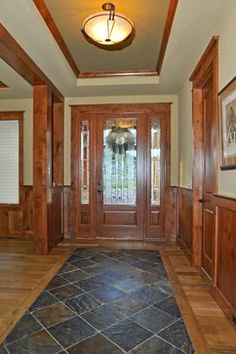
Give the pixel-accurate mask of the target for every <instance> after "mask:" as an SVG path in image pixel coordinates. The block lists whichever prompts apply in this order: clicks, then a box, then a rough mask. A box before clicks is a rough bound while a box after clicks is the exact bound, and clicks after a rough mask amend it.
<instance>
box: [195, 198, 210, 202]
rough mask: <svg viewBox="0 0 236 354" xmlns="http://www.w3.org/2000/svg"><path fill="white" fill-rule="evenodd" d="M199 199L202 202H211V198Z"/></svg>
mask: <svg viewBox="0 0 236 354" xmlns="http://www.w3.org/2000/svg"><path fill="white" fill-rule="evenodd" d="M198 201H199V202H200V203H206V202H209V199H205V198H201V199H198Z"/></svg>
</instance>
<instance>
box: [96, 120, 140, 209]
mask: <svg viewBox="0 0 236 354" xmlns="http://www.w3.org/2000/svg"><path fill="white" fill-rule="evenodd" d="M136 144H137V137H136V122H135V121H134V120H129V119H126V120H109V119H107V120H106V121H105V124H104V128H103V166H102V168H103V204H107V205H136V199H137V146H136Z"/></svg>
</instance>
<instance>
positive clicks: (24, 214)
mask: <svg viewBox="0 0 236 354" xmlns="http://www.w3.org/2000/svg"><path fill="white" fill-rule="evenodd" d="M32 236H33V187H32V186H21V188H20V204H19V205H15V206H14V205H0V237H16V238H21V239H30V238H32Z"/></svg>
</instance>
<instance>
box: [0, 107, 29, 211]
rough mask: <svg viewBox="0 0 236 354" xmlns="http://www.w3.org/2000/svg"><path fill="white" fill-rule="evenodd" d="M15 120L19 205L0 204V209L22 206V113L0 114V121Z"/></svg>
mask: <svg viewBox="0 0 236 354" xmlns="http://www.w3.org/2000/svg"><path fill="white" fill-rule="evenodd" d="M3 120H17V121H18V123H19V151H18V153H19V203H18V204H1V203H0V207H18V206H20V205H21V204H22V186H23V121H24V111H5V112H2V111H1V112H0V121H3Z"/></svg>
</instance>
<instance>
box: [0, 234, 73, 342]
mask: <svg viewBox="0 0 236 354" xmlns="http://www.w3.org/2000/svg"><path fill="white" fill-rule="evenodd" d="M33 249H34V247H33V244H32V243H31V242H26V241H17V240H7V239H0V343H1V342H2V341H3V339H4V338H5V337H6V335H7V334H8V333H9V332H10V330H11V329H12V328H13V327H14V325H15V324H16V322H17V321H18V320H19V319H20V318H21V316H22V315H23V314H24V313H25V312H26V311H27V310H28V308H29V306H30V304H31V303H32V302H33V301H34V300H35V299H36V298H37V296H38V294H39V293H40V292H41V291H42V290H43V289H44V288H45V286H46V285H47V283H48V282H49V280H50V279H51V278H52V277H53V276H54V274H55V273H57V271H58V270H59V269H60V267H61V265H62V264H63V263H64V261H65V259H66V258H67V256H68V254H69V253H70V251H71V249H72V247H60V246H58V247H56V249H54V250H53V254H52V255H47V256H38V255H34V254H33Z"/></svg>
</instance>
